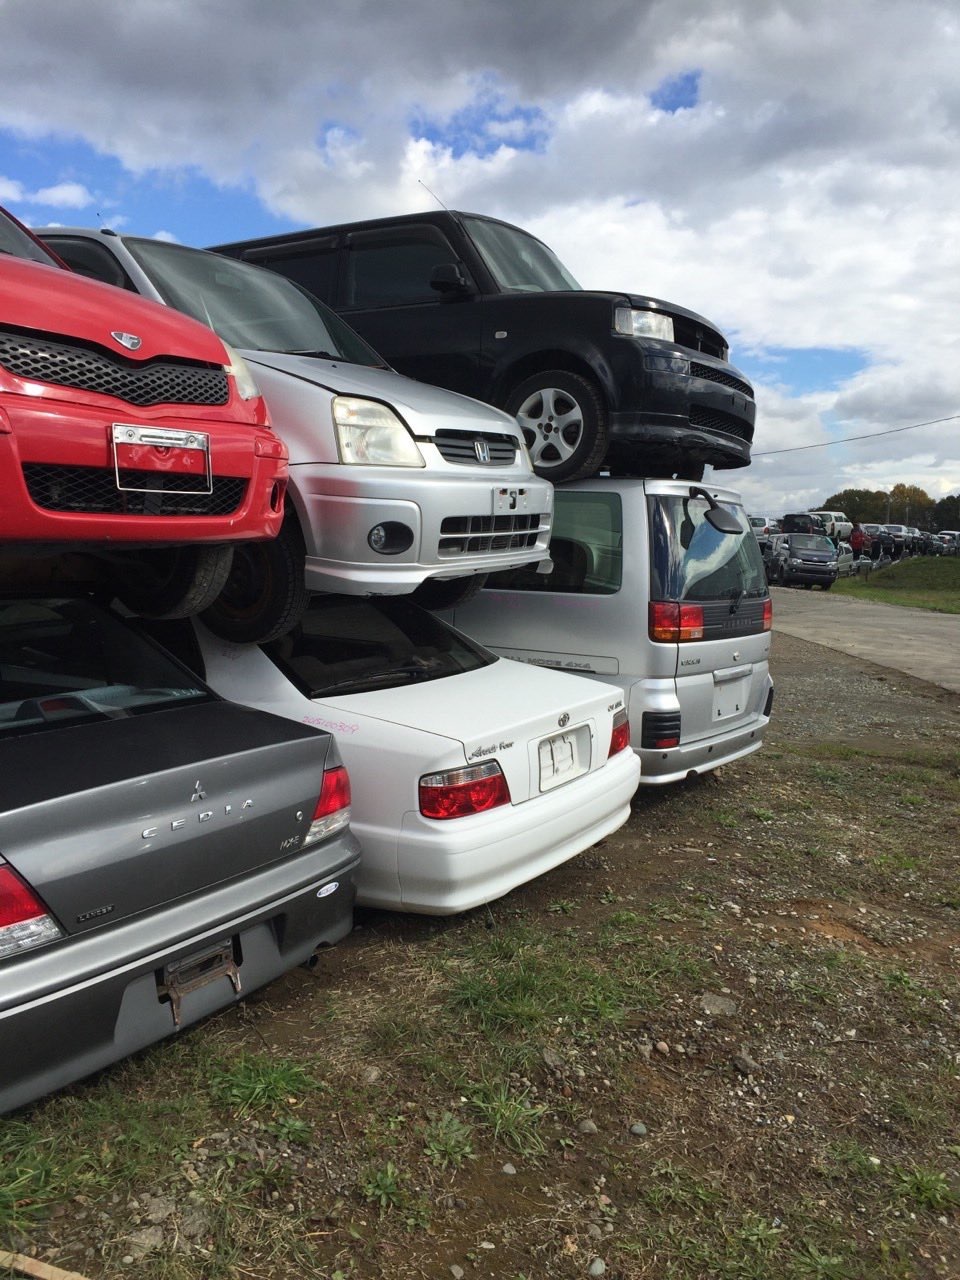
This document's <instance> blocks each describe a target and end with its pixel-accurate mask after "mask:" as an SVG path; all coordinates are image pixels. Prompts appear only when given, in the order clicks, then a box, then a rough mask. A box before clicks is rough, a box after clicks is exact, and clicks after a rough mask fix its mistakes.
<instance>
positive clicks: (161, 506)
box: [23, 462, 247, 516]
mask: <svg viewBox="0 0 960 1280" xmlns="http://www.w3.org/2000/svg"><path fill="white" fill-rule="evenodd" d="M23 477H24V479H25V480H26V483H27V490H28V492H29V494H30V497H31V499H32V500H33V501H34V502H35V503H36V504H37V506H38V507H43V508H44V509H45V510H47V511H74V512H84V513H86V514H91V513H92V514H103V515H135V516H228V515H231V514H232V513H233V512H234V511H236V510H237V509H238V507H239V506H240V505H241V503H242V502H243V499H244V495H245V494H246V491H247V482H246V480H244V479H243V478H242V477H239V476H214V477H213V493H184V492H183V490H184V489H185V488H187V487H188V486H190V485H193V484H195V485H196V486H197V487H198V488H200V487H204V488H205V487H206V478H205V477H204V476H183V475H178V476H176V477H172V478H171V483H173V482H174V481H175V483H176V488H177V490H178V492H176V493H164V492H163V477H158V476H157V475H156V473H155V472H152V471H139V472H137V471H127V472H121V473H120V477H121V480H123V481H124V483H126V484H144V485H150V486H151V487H152V489H153V490H154V491H153V492H140V491H138V490H136V489H122V490H121V489H118V488H117V482H116V477H115V476H114V474H113V472H112V471H107V470H102V469H101V468H99V467H60V466H53V465H48V464H47V463H41V462H26V463H24V466H23ZM156 490H159V492H157V491H156Z"/></svg>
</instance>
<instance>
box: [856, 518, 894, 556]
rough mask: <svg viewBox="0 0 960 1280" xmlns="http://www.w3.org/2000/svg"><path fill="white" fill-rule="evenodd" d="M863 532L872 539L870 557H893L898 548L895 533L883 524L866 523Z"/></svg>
mask: <svg viewBox="0 0 960 1280" xmlns="http://www.w3.org/2000/svg"><path fill="white" fill-rule="evenodd" d="M863 532H864V533H865V534H866V535H867V537H868V538H869V539H870V559H871V560H882V559H884V558H886V559H893V553H894V551H895V550H896V543H895V542H894V538H893V534H892V533H891V532H890V531H889V530H888V529H887V527H886V525H882V524H865V525H864V526H863Z"/></svg>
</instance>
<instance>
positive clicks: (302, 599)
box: [201, 514, 310, 644]
mask: <svg viewBox="0 0 960 1280" xmlns="http://www.w3.org/2000/svg"><path fill="white" fill-rule="evenodd" d="M305 560H306V549H305V547H304V543H303V534H302V533H301V532H300V525H299V523H298V521H297V518H296V516H294V515H290V514H288V515H287V517H286V519H285V520H284V522H283V524H282V525H281V526H280V532H279V533H278V534H277V536H276V537H275V538H271V539H270V540H269V541H267V542H242V543H240V544H239V545H238V546H237V549H236V552H235V553H234V560H233V571H232V572H231V574H230V576H229V578H228V579H227V581H226V583H225V585H224V588H223V591H222V592H221V593H220V595H219V596H218V598H217V599H216V600H215V601H214V602H212V603H211V605H210V607H209V608H207V609H205V610H204V611H203V614H202V615H201V616H202V618H203V622H204V624H205V625H206V626H207V627H209V628H210V630H211V631H212V632H213V633H214V635H218V636H220V637H221V638H222V639H223V640H232V641H233V642H234V644H265V643H266V642H267V641H268V640H278V639H279V638H280V637H281V636H285V635H286V634H287V632H288V631H292V630H293V628H294V627H295V626H296V625H297V623H298V622H299V621H300V619H301V618H302V617H303V612H304V610H305V609H306V607H307V604H308V603H309V600H310V592H309V591H308V590H307V588H306V585H305V583H304V580H303V574H304V562H305Z"/></svg>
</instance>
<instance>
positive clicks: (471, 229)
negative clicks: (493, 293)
mask: <svg viewBox="0 0 960 1280" xmlns="http://www.w3.org/2000/svg"><path fill="white" fill-rule="evenodd" d="M463 223H464V226H465V227H466V229H467V234H468V235H469V236H470V238H471V239H472V240H473V243H474V244H475V245H476V247H477V252H478V253H479V254H480V256H481V257H482V258H483V260H484V262H485V263H486V264H487V267H488V268H489V270H490V274H491V275H492V276H493V278H494V279H495V280H496V282H497V284H498V286H499V287H500V288H501V289H503V290H504V291H505V292H511V291H515V292H518V293H530V292H534V293H561V292H563V291H564V290H567V289H577V290H579V288H580V286H579V285H578V284H577V282H576V280H574V278H573V276H572V275H571V274H570V272H569V271H568V270H567V268H566V267H565V266H564V265H563V263H562V262H561V261H560V259H559V258H558V257H557V256H556V254H555V253H554V252H553V250H552V249H548V248H547V246H546V245H545V244H544V243H543V242H542V241H541V240H537V239H536V237H535V236H531V235H529V234H528V233H527V232H526V231H521V229H520V228H519V227H511V226H509V225H508V224H507V223H505V222H491V221H489V220H488V219H487V218H470V217H465V218H464V219H463Z"/></svg>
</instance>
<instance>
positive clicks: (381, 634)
mask: <svg viewBox="0 0 960 1280" xmlns="http://www.w3.org/2000/svg"><path fill="white" fill-rule="evenodd" d="M3 228H4V230H3V237H4V239H3V245H4V248H5V249H6V250H7V254H5V256H4V257H3V259H2V260H0V268H2V279H3V291H2V293H0V300H2V305H3V312H2V321H3V325H2V339H0V379H2V381H0V438H2V441H3V442H4V443H3V449H4V453H3V467H4V476H3V479H4V491H5V493H6V494H7V495H8V505H7V507H6V508H5V512H4V516H3V526H2V536H3V540H4V543H5V548H4V550H5V552H6V553H8V554H7V558H6V560H5V563H4V567H3V574H4V576H3V579H2V582H3V599H2V601H0V681H2V697H0V749H2V750H3V751H4V752H5V758H4V762H3V763H4V770H3V777H4V783H3V785H4V788H5V794H4V802H5V803H4V805H3V808H2V812H0V968H2V976H3V983H2V984H0V1048H2V1049H3V1050H4V1052H3V1053H2V1055H0V1063H2V1065H0V1109H6V1108H9V1107H13V1106H16V1105H19V1104H20V1103H22V1102H25V1101H28V1100H30V1099H31V1098H34V1097H36V1096H38V1095H39V1094H41V1093H43V1092H46V1091H47V1090H49V1089H51V1088H56V1087H59V1086H60V1085H62V1084H64V1083H66V1082H68V1081H70V1080H73V1079H76V1078H78V1077H79V1076H82V1075H84V1074H87V1073H88V1072H90V1071H92V1070H94V1069H96V1068H98V1067H100V1066H102V1065H104V1064H106V1063H108V1062H110V1061H113V1060H115V1059H116V1058H118V1057H120V1056H122V1055H123V1054H125V1053H127V1052H129V1051H131V1050H132V1049H134V1048H136V1047H139V1046H141V1045H144V1044H147V1043H149V1042H151V1041H152V1040H155V1039H158V1038H160V1037H161V1036H163V1035H166V1034H169V1033H171V1032H173V1031H174V1030H176V1029H178V1028H180V1027H182V1026H186V1025H187V1024H189V1023H191V1022H194V1021H196V1020H197V1019H198V1018H200V1017H202V1016H204V1015H205V1014H207V1013H209V1012H210V1011H211V1010H213V1009H216V1008H218V1007H220V1006H222V1005H224V1004H226V1003H229V1002H230V1001H232V1000H235V999H237V998H239V997H240V996H241V995H242V994H243V993H244V992H246V991H248V990H250V989H251V988H253V987H255V986H257V985H259V984H261V983H263V982H266V981H268V980H269V979H270V978H271V977H273V976H274V975H275V974H277V973H279V972H281V971H282V970H283V969H284V968H286V967H289V966H290V965H292V964H296V963H298V962H300V961H303V960H306V959H308V958H309V956H310V955H311V954H312V952H313V950H314V949H315V948H316V947H317V946H318V945H320V944H324V943H329V942H332V941H335V940H336V939H337V938H338V937H341V936H342V935H343V933H344V932H345V931H346V930H347V929H349V927H350V920H351V913H352V906H353V900H354V893H355V892H356V893H357V895H358V897H359V900H360V901H363V902H368V903H375V904H378V905H383V906H393V907H405V908H408V909H415V910H423V911H434V912H449V911H458V910H463V909H465V908H467V907H470V906H473V905H476V904H478V903H481V902H485V901H487V900H489V899H490V898H493V897H496V896H498V895H499V894H502V893H505V892H507V891H508V890H509V889H510V888H512V887H513V886H514V885H516V884H519V883H522V882H523V881H525V880H526V879H529V878H530V876H532V875H536V874H539V873H540V872H541V871H543V870H545V869H546V868H548V867H550V866H553V865H556V863H558V862H560V861H562V860H563V859H565V858H568V857H570V856H572V855H573V854H575V853H577V852H578V851H579V850H581V849H583V848H585V847H587V846H588V845H590V844H592V843H594V842H595V841H596V840H597V839H599V838H601V837H602V836H603V835H605V834H607V833H608V832H610V831H612V830H613V829H615V828H616V827H617V826H619V825H620V824H621V823H622V822H623V821H624V820H625V818H626V816H627V815H628V813H629V802H630V798H631V796H632V794H633V791H634V790H635V787H636V784H637V778H638V774H639V761H638V760H637V758H636V756H635V755H634V753H633V752H631V751H630V750H629V746H630V730H629V725H628V723H627V720H626V714H625V711H624V706H623V698H622V695H621V693H620V691H619V690H618V689H615V688H606V687H603V686H598V685H596V684H595V683H591V682H587V681H580V682H577V681H574V680H571V679H570V678H569V677H568V676H561V675H557V674H556V673H552V672H532V671H530V670H529V669H527V668H521V667H518V666H516V665H514V664H511V663H509V662H505V661H503V660H500V659H497V658H496V657H495V656H494V655H493V654H491V653H489V652H488V651H486V650H485V649H483V648H482V647H481V646H479V645H476V644H474V643H472V642H470V641H468V640H466V639H465V638H464V637H461V636H459V635H457V634H456V633H455V632H453V631H452V630H451V629H450V628H449V627H447V626H446V625H445V624H443V623H442V622H440V621H439V620H438V619H436V618H434V617H433V616H432V615H430V614H428V613H426V612H425V611H424V610H423V609H422V608H421V607H420V606H419V605H418V604H417V603H416V601H415V599H414V597H417V598H421V599H423V600H425V601H427V602H429V603H433V604H442V603H447V602H448V601H450V600H455V599H456V598H457V597H458V595H462V594H464V592H465V591H466V590H471V589H473V588H474V580H476V582H477V583H479V581H480V579H481V578H482V575H483V574H484V573H486V572H488V571H490V570H494V569H504V568H512V569H520V568H524V567H526V566H531V567H532V566H535V565H536V564H538V563H539V562H541V561H543V560H545V558H546V555H547V549H548V539H549V532H550V523H551V514H552V488H551V485H550V484H549V482H548V481H544V480H541V479H539V478H538V477H537V476H536V475H535V474H534V473H533V472H532V470H531V469H530V467H529V464H528V458H527V454H526V451H525V448H524V445H523V441H522V437H521V436H520V433H519V430H518V428H517V426H516V423H515V422H514V421H513V420H512V419H510V418H509V417H507V416H506V415H504V414H501V413H498V412H497V411H495V410H493V409H489V408H487V407H486V406H482V405H478V404H475V403H473V402H469V401H465V400H463V399H462V398H461V397H458V396H454V395H452V394H449V393H445V392H440V391H436V390H435V389H432V388H423V387H420V386H419V385H418V384H415V383H412V382H410V381H409V380H407V379H403V378H400V377H399V376H398V375H396V374H394V373H393V372H392V371H391V370H389V369H388V368H387V367H386V366H385V365H384V364H383V362H382V361H381V360H380V359H379V358H378V357H377V356H375V355H374V353H372V352H371V351H370V350H369V349H368V348H366V346H365V344H363V343H362V342H361V341H360V340H359V339H358V338H357V337H356V335H354V334H353V333H352V332H351V331H350V330H349V329H347V328H346V326H344V325H343V324H342V323H341V322H339V321H338V320H337V318H336V316H335V315H333V314H332V313H330V312H328V311H327V310H326V308H324V307H322V305H321V304H318V303H315V302H314V300H312V299H310V298H308V297H307V296H306V295H305V294H303V293H302V291H300V290H299V289H297V288H296V287H295V286H292V285H290V286H287V285H286V283H285V282H282V281H281V280H280V279H279V278H278V277H274V276H270V275H268V274H267V273H263V272H260V271H257V270H256V269H254V268H250V267H246V266H241V265H240V264H235V263H229V262H225V261H221V260H214V259H212V257H211V255H207V254H203V253H201V252H199V251H187V250H182V251H180V250H178V251H177V252H176V253H174V254H173V255H172V256H171V258H170V260H169V263H168V264H167V265H166V266H165V265H164V264H165V263H166V262H167V260H166V259H163V258H161V259H160V260H159V261H160V266H159V267H157V269H156V275H155V279H156V281H157V286H156V290H155V292H154V294H153V297H154V299H156V298H157V296H158V295H159V297H161V298H162V299H163V301H165V302H167V303H170V304H172V305H171V306H168V307H163V306H159V305H157V301H156V300H153V301H146V300H144V299H141V298H138V297H135V296H133V294H134V293H135V292H137V291H138V290H137V289H134V288H133V287H132V285H131V283H130V282H129V281H127V280H123V279H120V278H118V273H119V272H121V271H122V266H120V265H118V266H114V268H113V271H112V275H106V276H105V278H107V279H110V280H111V283H110V284H109V285H104V284H100V283H93V282H92V281H90V280H84V279H80V278H78V276H77V275H76V274H75V273H72V272H70V271H68V270H67V269H65V267H64V265H63V263H61V262H59V261H58V260H57V259H56V258H54V257H53V256H52V255H51V254H50V253H49V252H48V251H46V250H45V249H44V248H43V246H42V245H41V244H40V242H39V241H37V240H36V239H35V238H33V237H32V236H31V235H30V233H28V232H27V231H26V229H24V228H22V227H20V226H19V225H18V224H16V223H15V221H14V220H12V219H8V220H6V221H5V222H4V223H3ZM74 238H75V239H76V240H82V237H81V236H76V237H74ZM114 239H115V241H116V244H115V245H111V248H116V249H118V250H119V249H121V248H122V245H121V242H120V239H119V237H115V238H114ZM103 240H104V241H105V242H106V243H110V242H109V240H108V239H107V237H103ZM90 243H91V244H92V245H94V246H97V245H98V239H97V237H96V236H94V237H91V240H90ZM151 243H152V242H151ZM168 247H169V246H168ZM143 256H144V260H145V262H146V263H147V265H149V264H150V263H151V259H150V258H149V254H148V251H146V250H145V251H144V255H143ZM113 260H114V262H115V263H117V264H121V263H122V259H121V257H120V255H119V254H118V255H116V256H115V257H114V259H113ZM165 272H166V273H165ZM90 273H91V272H90V270H89V269H88V270H87V274H90ZM146 278H147V270H146V267H144V272H143V277H142V278H141V280H139V281H138V282H137V283H138V285H139V286H141V289H142V292H145V293H149V292H150V290H149V289H148V288H146V287H145V286H144V281H145V279H146ZM117 284H126V287H127V291H126V292H125V293H124V292H121V291H120V290H119V289H118V288H117V287H116V285H117ZM174 308H176V309H174ZM184 310H186V311H191V310H193V311H195V313H196V314H197V315H198V317H200V318H202V319H203V320H204V321H206V322H207V323H206V324H200V323H198V322H197V321H196V320H193V319H188V318H187V317H186V316H184V315H182V314H180V312H182V311H184ZM210 325H212V326H213V327H214V328H215V329H216V330H217V332H218V333H225V334H227V335H228V336H234V337H235V338H236V340H237V341H239V342H241V343H242V344H243V345H244V346H245V348H246V350H247V351H248V353H249V359H244V357H243V356H241V355H238V354H236V353H235V352H233V351H232V350H229V349H227V348H225V347H224V345H223V343H222V341H221V339H220V338H219V337H217V336H215V334H214V333H213V332H211V328H210V327H209V326H210ZM254 377H256V381H254ZM260 382H262V383H264V384H265V385H266V386H268V388H269V403H270V406H271V412H272V415H273V420H274V422H275V423H276V425H277V428H278V431H279V432H280V433H281V434H282V437H283V438H282V439H281V438H280V435H275V434H273V432H272V431H271V430H270V428H269V426H268V425H267V416H266V408H265V403H264V400H263V398H262V397H261V394H260V390H259V386H258V383H260ZM288 446H289V453H290V467H289V470H288ZM291 476H292V477H293V479H292V482H290V483H288V480H289V477H291ZM231 552H232V554H230V553H231ZM464 579H466V580H467V582H466V584H465V583H464ZM331 589H332V591H333V592H335V593H336V594H333V593H331V594H321V595H317V596H315V597H314V599H313V601H311V600H310V595H309V593H310V591H317V590H320V591H324V592H331ZM431 593H432V594H431ZM133 615H139V618H136V617H134V616H133ZM198 615H199V617H198ZM225 637H229V638H225ZM254 641H263V642H264V643H265V644H267V642H271V641H272V643H270V644H267V647H265V648H260V647H257V646H256V645H255V644H254V643H253V642H254ZM158 642H159V643H158ZM174 654H176V655H177V656H174ZM214 690H217V692H214ZM224 694H228V695H231V696H233V697H234V698H235V700H236V703H245V704H247V706H246V707H241V706H237V705H235V703H234V702H230V701H226V700H225V698H224ZM250 707H254V708H265V709H267V710H271V711H276V712H279V713H280V716H282V717H283V718H282V719H281V718H280V717H278V716H275V715H267V714H265V713H264V710H251V709H249V708H250ZM292 722H293V723H292ZM345 765H346V768H345V767H344V766H345ZM351 793H352V795H351ZM351 798H352V807H351ZM351 816H352V825H353V829H354V831H355V832H356V833H357V834H359V835H360V836H361V838H362V841H363V857H362V859H358V853H359V848H358V844H357V840H356V836H355V835H354V834H352V833H351V831H350V830H349V826H348V824H349V823H350V822H351ZM54 1028H56V1034H54V1033H53V1029H54ZM65 1029H68V1031H69V1034H64V1031H65ZM14 1046H16V1052H14Z"/></svg>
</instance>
